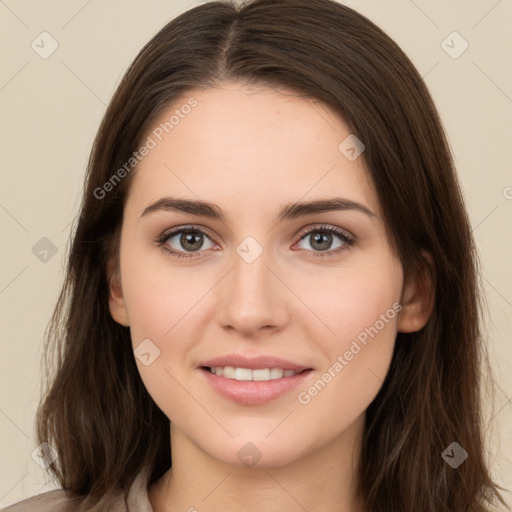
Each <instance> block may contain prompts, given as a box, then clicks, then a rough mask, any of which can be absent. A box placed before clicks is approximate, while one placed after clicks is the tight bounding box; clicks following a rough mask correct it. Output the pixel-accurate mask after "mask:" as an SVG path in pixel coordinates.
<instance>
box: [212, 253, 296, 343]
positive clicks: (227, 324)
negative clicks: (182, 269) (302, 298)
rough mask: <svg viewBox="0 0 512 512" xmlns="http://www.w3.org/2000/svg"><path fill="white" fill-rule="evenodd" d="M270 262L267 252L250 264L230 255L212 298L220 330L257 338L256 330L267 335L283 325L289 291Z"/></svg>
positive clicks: (239, 257)
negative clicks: (223, 275) (228, 330)
mask: <svg viewBox="0 0 512 512" xmlns="http://www.w3.org/2000/svg"><path fill="white" fill-rule="evenodd" d="M271 260H272V258H271V257H270V251H265V250H263V252H262V253H261V254H260V255H259V256H258V257H257V258H256V259H255V260H254V261H252V262H248V261H250V260H246V259H244V258H243V257H242V256H240V255H239V254H238V253H237V252H235V253H234V254H233V258H232V268H231V271H230V272H229V273H228V274H227V275H226V276H225V278H224V279H223V280H222V282H221V283H219V284H220V286H219V287H218V290H217V297H216V298H217V301H218V306H217V308H216V315H217V321H218V322H219V325H221V326H222V327H223V328H224V329H232V330H233V329H234V330H235V331H237V332H238V333H239V334H240V336H243V337H255V336H256V337H257V336H258V335H259V333H260V331H261V334H265V335H268V333H269V331H271V330H279V329H282V328H283V326H284V325H285V324H286V322H287V320H288V312H287V307H286V304H287V297H286V294H287V293H288V294H289V292H288V291H287V289H286V286H284V285H283V283H282V282H281V281H280V280H279V278H278V277H277V275H276V270H275V269H274V268H272V267H275V265H274V264H273V262H272V261H271ZM288 299H289V297H288Z"/></svg>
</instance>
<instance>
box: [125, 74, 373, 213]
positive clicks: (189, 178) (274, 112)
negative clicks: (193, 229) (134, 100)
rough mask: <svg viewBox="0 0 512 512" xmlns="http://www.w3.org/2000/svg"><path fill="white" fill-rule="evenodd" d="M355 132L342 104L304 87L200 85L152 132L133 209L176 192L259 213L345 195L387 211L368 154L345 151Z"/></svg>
mask: <svg viewBox="0 0 512 512" xmlns="http://www.w3.org/2000/svg"><path fill="white" fill-rule="evenodd" d="M191 105H193V106H191ZM352 136H353V135H352V134H351V131H350V128H349V127H348V125H347V124H346V123H345V122H344V121H343V120H342V119H341V117H340V116H339V115H337V114H336V113H335V112H334V111H333V110H332V109H330V108H328V107H327V106H325V105H324V104H323V103H321V102H319V101H318V100H311V99H305V98H303V97H301V96H300V95H298V94H297V93H295V92H291V91H286V90H284V91H276V90H274V89H272V88H269V87H264V86H258V87H255V86H247V85H241V84H237V83H226V84H222V85H221V86H219V87H216V88H211V89H206V90H192V91H189V92H188V93H187V94H185V95H183V96H182V97H180V98H179V99H177V100H176V101H175V102H174V103H173V104H172V105H169V106H168V108H167V109H165V111H164V112H162V114H161V115H160V116H159V118H158V119H157V120H156V121H155V122H154V123H153V125H152V127H151V128H150V130H149V131H148V134H147V137H149V138H151V140H152V144H151V146H153V147H152V149H151V150H150V151H149V152H148V154H147V155H146V156H145V157H144V158H143V159H142V161H141V162H140V164H139V165H138V167H137V170H136V171H135V176H134V180H133V182H132V185H131V189H130V195H129V198H128V202H127V208H128V203H129V205H130V208H136V209H137V210H138V211H139V215H140V212H142V210H144V208H145V207H146V206H147V205H148V203H149V202H153V201H155V200H157V199H158V198H159V197H163V196H165V195H172V196H180V197H187V198H193V199H202V200H206V201H212V202H215V203H217V204H225V205H226V209H231V210H232V213H233V215H234V214H235V213H236V214H238V213H239V212H241V211H246V212H247V214H250V213H251V211H252V212H253V214H254V212H255V209H256V210H261V209H267V208H268V209H271V210H275V208H276V204H281V203H283V202H286V201H290V200H294V201H296V200H299V199H301V198H304V199H305V200H311V199H315V198H320V197H322V198H324V197H332V196H334V195H336V196H344V197H349V198H350V199H352V200H354V201H358V202H361V203H364V204H366V205H368V206H369V207H370V208H371V209H372V210H373V211H374V212H375V213H376V214H378V211H379V205H378V198H377V196H376V194H375V191H374V189H373V186H372V184H371V180H370V179H369V177H368V174H367V172H366V170H365V168H364V161H363V158H362V157H361V158H357V159H355V160H352V161H351V160H349V159H348V158H347V157H346V156H345V154H344V153H343V151H341V150H340V143H342V142H343V141H345V140H347V137H352ZM146 140H147V139H146ZM348 140H351V139H348ZM226 215H229V212H227V213H226Z"/></svg>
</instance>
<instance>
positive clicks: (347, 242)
mask: <svg viewBox="0 0 512 512" xmlns="http://www.w3.org/2000/svg"><path fill="white" fill-rule="evenodd" d="M184 232H193V233H201V234H202V235H205V236H206V237H208V238H210V239H211V237H210V236H209V235H208V233H206V232H205V231H203V230H202V229H199V228H196V227H194V226H188V227H182V228H179V229H176V230H174V231H170V232H166V233H163V234H162V235H160V236H159V237H158V238H157V239H156V240H155V243H156V244H157V245H158V247H161V248H162V249H163V250H164V251H166V252H167V253H168V254H169V256H173V257H176V258H195V257H198V256H196V253H200V252H202V251H195V252H192V253H187V252H183V251H176V250H174V249H169V247H168V246H167V245H166V242H167V241H168V240H169V239H170V238H173V237H174V236H176V235H179V234H181V233H184ZM313 233H331V234H334V235H336V236H338V237H339V238H340V239H341V240H342V242H343V245H342V246H340V247H338V248H337V249H335V250H330V251H309V250H308V249H304V250H306V251H307V252H313V254H314V256H313V257H315V258H328V257H330V256H335V255H337V254H339V253H340V252H342V251H344V250H346V249H347V248H348V247H351V246H352V245H354V243H355V239H354V238H353V237H352V236H350V235H348V233H346V232H345V231H342V230H340V229H338V228H335V227H332V226H326V225H323V224H322V225H320V226H315V227H313V228H311V229H309V230H308V231H306V232H304V233H302V234H301V235H300V238H299V242H300V241H301V240H303V239H304V238H306V237H307V236H309V235H311V234H313Z"/></svg>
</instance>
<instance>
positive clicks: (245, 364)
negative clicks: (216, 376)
mask: <svg viewBox="0 0 512 512" xmlns="http://www.w3.org/2000/svg"><path fill="white" fill-rule="evenodd" d="M198 366H208V367H210V368H212V367H216V366H234V367H235V368H248V369H250V370H258V369H263V368H281V369H283V370H293V371H300V370H310V369H312V368H311V367H310V366H304V365H301V364H296V363H293V362H292V361H287V360H286V359H281V358H280V357H276V356H270V355H261V356H254V357H247V356H244V355H242V354H227V355H225V356H219V357H215V358H213V359H208V360H207V361H203V362H201V363H199V365H198Z"/></svg>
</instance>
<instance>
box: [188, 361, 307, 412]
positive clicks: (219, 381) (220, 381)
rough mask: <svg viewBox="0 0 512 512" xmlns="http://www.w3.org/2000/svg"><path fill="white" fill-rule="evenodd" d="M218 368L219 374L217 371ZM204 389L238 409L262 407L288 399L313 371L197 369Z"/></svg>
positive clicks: (237, 368)
mask: <svg viewBox="0 0 512 512" xmlns="http://www.w3.org/2000/svg"><path fill="white" fill-rule="evenodd" d="M219 368H220V370H219ZM198 370H199V371H200V372H201V374H202V375H203V377H204V378H205V381H206V382H205V385H206V386H208V385H209V386H211V388H212V389H213V390H214V391H215V392H216V393H218V394H219V395H221V396H223V397H224V398H228V399H229V400H230V401H232V402H235V403H237V404H240V405H250V406H256V405H263V404H265V403H267V402H270V401H272V400H275V399H277V398H279V397H285V396H286V395H289V394H290V393H291V391H293V390H294V389H295V388H297V387H298V386H299V385H301V384H302V385H304V382H305V380H306V379H308V377H309V376H310V375H311V374H312V373H313V372H314V370H313V369H312V368H304V369H301V370H290V369H287V370H285V369H283V368H256V369H251V368H242V367H234V366H220V367H219V366H216V367H211V366H200V367H198Z"/></svg>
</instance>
